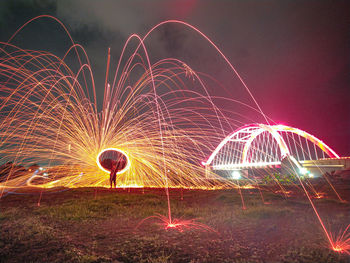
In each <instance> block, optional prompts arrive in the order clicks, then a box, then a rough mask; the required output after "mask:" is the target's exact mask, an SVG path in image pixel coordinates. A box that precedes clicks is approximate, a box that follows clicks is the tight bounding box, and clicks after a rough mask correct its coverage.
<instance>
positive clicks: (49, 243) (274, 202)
mask: <svg viewBox="0 0 350 263" xmlns="http://www.w3.org/2000/svg"><path fill="white" fill-rule="evenodd" d="M336 187H338V188H339V187H340V188H342V189H341V191H340V193H341V195H343V196H344V197H346V196H349V191H350V188H349V187H348V186H347V185H344V184H339V185H338V186H337V185H336ZM347 187H348V188H347ZM292 191H293V193H294V195H292V196H291V197H289V198H285V197H283V196H280V195H278V194H275V193H272V192H270V191H264V192H263V196H264V198H265V204H264V203H263V202H262V199H261V197H260V193H259V191H257V190H255V189H245V190H242V193H243V196H244V199H245V205H246V207H247V208H246V209H245V210H242V203H241V197H240V195H239V194H238V191H237V190H234V189H233V190H215V191H213V190H212V191H205V190H180V189H170V195H171V208H172V217H173V218H181V219H182V220H190V219H196V221H195V222H196V223H194V222H193V221H191V223H194V224H193V225H191V227H189V228H183V229H172V228H170V229H165V225H164V224H163V222H162V221H161V220H160V219H159V218H157V217H151V218H148V217H150V216H155V215H157V214H160V215H167V211H168V210H167V199H166V196H165V191H164V189H118V190H116V189H114V190H109V189H104V188H80V189H64V190H62V191H56V192H50V193H47V192H44V194H43V196H42V199H41V202H40V206H38V205H37V201H38V198H39V193H38V191H37V190H36V191H35V192H33V191H29V193H28V194H21V195H19V194H9V195H6V196H5V197H3V198H2V199H1V200H0V209H1V210H0V211H1V213H0V226H1V228H0V262H193V263H194V262H241V263H243V262H319V263H322V262H329V263H331V262H332V263H333V262H350V258H349V256H348V255H346V254H341V253H337V252H334V251H332V250H331V249H330V248H329V244H328V243H327V239H326V236H325V234H324V232H323V231H322V229H321V227H320V224H319V223H318V221H317V218H316V216H315V214H314V212H313V210H312V207H311V206H310V203H309V202H308V201H307V199H306V197H305V196H303V195H302V192H301V191H300V190H298V189H293V190H292ZM182 197H183V198H182ZM314 201H315V204H316V206H317V208H318V210H319V213H320V215H321V217H322V218H323V220H324V222H325V225H326V227H327V228H328V229H330V230H331V231H333V233H338V231H339V230H340V229H341V228H345V227H346V226H347V225H348V223H349V222H350V213H349V211H350V209H349V208H350V205H349V203H343V202H340V201H338V200H337V199H336V198H335V197H333V196H332V195H330V196H329V197H327V198H325V199H314ZM145 218H148V219H146V220H144V221H143V219H145ZM204 224H205V225H206V226H208V227H210V228H212V229H209V228H207V227H205V225H204ZM179 230H182V231H179Z"/></svg>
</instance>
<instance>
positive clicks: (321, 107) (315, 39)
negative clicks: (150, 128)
mask: <svg viewBox="0 0 350 263" xmlns="http://www.w3.org/2000/svg"><path fill="white" fill-rule="evenodd" d="M42 14H50V15H53V16H55V17H57V18H58V19H60V20H61V21H62V22H63V23H64V24H65V25H66V27H67V28H68V30H69V31H70V33H71V34H72V37H73V39H74V40H75V41H76V42H77V43H79V44H81V45H83V46H84V47H85V49H86V51H87V53H88V56H89V59H90V60H91V64H92V67H93V71H94V75H95V81H96V85H97V87H98V86H101V88H100V89H99V94H98V96H99V98H102V92H103V85H104V76H105V67H106V66H105V65H106V58H107V49H108V47H111V50H112V52H111V55H112V68H113V66H114V67H115V63H116V61H117V60H118V58H119V55H120V51H121V49H122V47H123V44H124V42H125V41H126V39H127V38H128V36H129V35H130V34H132V33H138V34H140V35H143V34H145V33H146V32H147V31H148V30H149V29H150V28H151V27H152V26H154V25H155V24H157V23H159V22H161V21H163V20H168V19H178V20H183V21H186V22H189V23H190V24H192V25H194V26H196V27H197V28H199V29H200V30H201V31H202V32H204V33H205V34H206V35H207V36H209V37H210V38H211V39H212V40H213V41H214V42H215V43H216V44H217V45H218V46H219V48H220V49H221V50H222V51H223V52H224V54H225V55H226V56H227V57H228V58H229V60H230V61H231V62H232V63H233V65H234V66H235V67H236V69H237V70H238V72H239V73H240V74H241V76H242V77H243V79H244V80H245V82H246V83H247V85H248V87H249V88H250V90H251V91H252V93H253V95H254V96H255V98H256V100H257V101H258V103H259V104H260V106H261V108H262V110H263V111H264V112H265V113H266V114H267V115H268V116H269V117H271V118H272V119H273V120H274V121H275V122H277V123H282V124H286V125H290V126H293V127H297V128H300V129H302V130H305V131H307V132H309V133H311V134H313V135H315V136H316V137H318V138H320V139H321V140H323V141H324V142H326V143H327V144H328V145H329V146H331V147H332V148H333V149H334V150H335V151H336V152H337V153H339V154H340V155H343V156H350V1H334V0H333V1H322V0H316V1H296V0H292V1H283V0H276V1H263V0H255V1H242V0H238V1H233V0H227V1H225V0H220V1H217V0H216V1H214V0H213V1H199V0H182V1H165V0H160V1H153V0H144V1H135V0H134V1H125V0H121V1H88V0H75V1H64V0H60V1H57V2H56V1H39V0H38V1H29V0H26V1H13V0H9V1H3V0H2V1H1V2H0V41H7V40H8V38H9V37H10V36H11V35H12V34H13V33H14V32H15V30H16V29H17V28H18V27H19V26H21V25H22V24H23V23H25V22H26V21H27V20H29V19H30V18H33V17H35V16H38V15H42ZM13 43H14V44H16V45H18V46H20V47H22V48H30V49H35V50H48V51H50V52H53V53H55V54H57V55H58V56H61V57H62V56H63V54H64V53H65V51H66V50H67V49H68V48H69V46H70V43H69V41H68V39H67V37H66V36H65V34H64V32H63V30H62V28H60V27H59V26H58V25H57V24H56V23H53V22H52V21H49V20H47V19H46V20H41V21H37V22H35V23H33V24H31V25H30V26H28V27H27V28H26V29H25V30H24V31H23V32H22V33H21V34H20V35H19V36H18V37H17V38H16V39H15V40H14V42H13ZM146 45H147V47H148V48H149V52H150V54H151V58H152V61H153V62H155V61H157V60H158V59H160V58H165V57H176V58H179V59H182V60H183V61H185V62H186V63H187V64H188V65H190V66H191V67H192V68H193V69H194V70H196V71H201V72H205V73H208V74H210V75H213V76H215V77H216V78H217V79H218V80H219V81H220V82H222V83H224V84H225V86H226V90H221V89H219V88H216V89H214V88H212V89H211V94H212V95H217V96H226V97H227V96H229V97H232V98H235V99H238V100H243V101H244V100H249V98H247V94H246V92H245V90H244V88H243V87H242V85H239V84H237V81H235V80H234V79H233V77H232V73H230V71H229V69H228V67H227V65H225V63H223V61H222V60H220V59H219V57H218V56H217V54H216V53H215V52H214V50H213V49H212V48H210V46H209V45H208V44H207V43H206V42H205V41H204V40H203V39H202V38H200V37H199V36H198V35H196V34H195V33H194V32H192V31H190V30H188V29H186V28H185V27H183V26H179V25H169V26H165V27H162V28H161V29H160V30H158V31H157V32H155V33H154V34H153V35H152V36H151V38H150V39H149V40H147V42H146ZM221 106H224V107H229V105H221Z"/></svg>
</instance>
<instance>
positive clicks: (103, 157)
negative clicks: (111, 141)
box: [96, 148, 131, 174]
mask: <svg viewBox="0 0 350 263" xmlns="http://www.w3.org/2000/svg"><path fill="white" fill-rule="evenodd" d="M112 162H119V168H118V171H117V174H122V173H124V172H126V171H127V170H128V169H129V168H130V165H131V163H130V159H129V156H128V155H127V154H126V153H125V152H124V151H122V150H120V149H117V148H107V149H104V150H102V151H101V152H100V153H99V154H98V155H97V157H96V163H97V165H98V167H99V168H100V169H101V170H102V171H104V172H106V173H110V171H111V168H112Z"/></svg>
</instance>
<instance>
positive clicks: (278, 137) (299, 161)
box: [202, 124, 339, 170]
mask: <svg viewBox="0 0 350 263" xmlns="http://www.w3.org/2000/svg"><path fill="white" fill-rule="evenodd" d="M286 158H288V159H289V161H290V162H292V163H294V165H295V166H296V167H297V168H299V169H301V170H302V169H303V166H307V165H309V166H312V163H314V164H315V161H316V160H320V159H326V158H331V159H339V156H338V154H337V153H336V152H335V151H334V150H332V149H331V148H330V147H329V146H328V145H326V144H325V143H324V142H323V141H321V140H320V139H318V138H316V137H315V136H313V135H311V134H309V133H307V132H305V131H302V130H300V129H297V128H293V127H290V126H286V125H267V124H251V125H246V126H243V127H241V128H239V129H237V130H236V131H234V132H233V133H231V134H230V135H228V136H227V137H226V138H225V139H224V140H223V141H221V143H220V144H219V145H218V146H217V147H216V149H215V150H214V151H213V153H212V154H211V155H210V156H209V158H208V159H207V160H206V161H205V162H202V164H203V165H204V166H205V167H206V168H210V169H212V170H242V169H250V168H268V167H280V166H281V163H282V161H283V160H285V159H286ZM315 165H317V164H315ZM330 166H332V165H330Z"/></svg>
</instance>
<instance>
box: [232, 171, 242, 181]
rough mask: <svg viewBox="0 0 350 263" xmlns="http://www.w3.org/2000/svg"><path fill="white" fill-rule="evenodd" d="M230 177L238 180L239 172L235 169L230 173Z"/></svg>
mask: <svg viewBox="0 0 350 263" xmlns="http://www.w3.org/2000/svg"><path fill="white" fill-rule="evenodd" d="M231 178H232V179H234V180H238V179H240V178H241V173H240V172H239V171H237V170H235V171H233V172H232V173H231Z"/></svg>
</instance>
